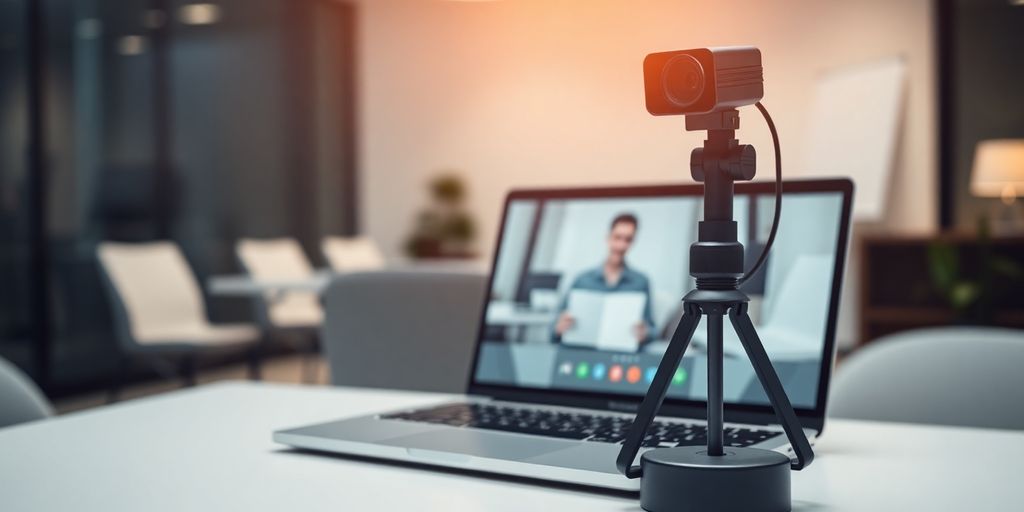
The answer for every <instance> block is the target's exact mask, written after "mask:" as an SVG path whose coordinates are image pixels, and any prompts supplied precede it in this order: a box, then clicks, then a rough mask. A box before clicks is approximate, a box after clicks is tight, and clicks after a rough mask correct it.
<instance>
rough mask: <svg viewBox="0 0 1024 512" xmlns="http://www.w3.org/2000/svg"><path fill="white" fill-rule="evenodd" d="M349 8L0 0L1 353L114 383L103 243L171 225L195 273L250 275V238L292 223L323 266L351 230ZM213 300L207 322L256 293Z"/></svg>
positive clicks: (277, 232)
mask: <svg viewBox="0 0 1024 512" xmlns="http://www.w3.org/2000/svg"><path fill="white" fill-rule="evenodd" d="M33 9H37V10H38V13H39V15H38V16H36V17H33V16H32V15H31V14H32V11H33ZM354 14H355V13H354V11H353V9H352V7H351V6H349V5H347V4H345V3H343V2H340V1H336V0H218V1H215V2H192V1H185V0H42V1H33V0H0V20H2V21H0V54H2V58H0V113H2V117H0V122H2V123H3V124H2V128H0V183H2V186H0V247H2V250H0V251H2V252H0V356H3V357H6V358H8V359H11V360H12V361H14V362H15V363H16V364H18V365H19V366H21V367H23V368H25V369H26V370H28V371H29V372H30V374H32V375H33V376H35V377H36V378H37V379H38V380H40V381H41V384H43V385H44V386H45V387H46V388H47V390H48V391H49V392H50V393H51V394H58V395H59V394H64V393H67V392H72V391H75V390H79V389H83V388H85V387H91V386H102V385H104V384H105V383H106V381H107V380H109V377H110V374H111V372H112V371H113V370H114V366H115V362H116V360H117V358H116V354H117V352H116V351H117V344H116V341H115V340H114V337H113V334H112V326H111V320H110V312H109V306H108V304H107V303H106V300H105V298H104V295H103V293H102V288H101V281H100V279H99V274H98V272H97V271H98V269H97V262H96V258H95V251H96V246H97V244H98V243H99V242H100V241H103V240H117V241H136V242H143V241H151V240H173V241H175V242H177V243H178V244H179V245H180V246H181V247H182V249H183V250H184V252H185V254H186V257H187V258H188V260H189V263H190V264H191V266H192V268H193V269H194V271H195V272H196V274H197V277H198V278H199V279H200V281H203V280H204V279H205V278H206V277H207V276H209V275H212V274H218V273H233V272H238V271H239V270H240V269H239V268H238V265H237V263H236V260H235V257H234V252H233V247H234V243H235V241H236V240H237V239H239V238H241V237H278V236H289V237H294V238H296V239H298V240H299V241H300V243H302V244H303V245H304V247H305V248H306V250H307V253H308V254H309V255H310V256H311V257H312V258H314V261H315V260H316V259H317V258H319V250H318V249H317V247H318V241H319V238H320V237H321V236H323V235H325V234H351V233H352V232H354V230H355V227H356V218H355V210H356V208H355V206H356V205H355V196H354V194H355V187H354V184H355V181H354V180H355V159H354V139H355V136H354V126H353V120H354V118H353V98H354V91H353V86H352V84H353V83H354V77H353V76H352V73H353V70H354V65H353V64H354V63H353V55H354V51H353V30H352V27H353V23H354ZM33 34H35V35H36V36H37V39H35V40H36V41H38V42H39V43H40V44H39V45H37V46H36V47H35V48H36V50H38V51H37V52H36V53H35V57H33V54H32V52H31V51H30V50H31V49H32V46H31V45H29V44H28V43H29V42H31V41H33V39H32V35H33ZM33 66H38V68H33ZM33 69H37V70H38V71H39V73H38V75H37V76H38V77H39V81H40V84H41V87H39V88H38V92H39V95H38V98H37V99H38V106H39V109H38V114H39V115H38V119H36V120H35V121H37V122H38V123H39V127H40V130H39V136H38V137H37V139H39V140H36V141H33V140H30V139H32V137H30V134H31V131H32V130H31V126H33V125H32V122H33V119H32V115H31V113H32V109H31V108H30V107H31V104H32V101H30V100H31V98H30V95H29V91H30V90H31V89H30V84H31V80H30V78H31V76H33V75H32V73H31V72H30V71H31V70H33ZM33 142H35V143H38V144H40V148H41V151H40V153H39V154H40V157H41V158H39V162H38V165H37V166H35V167H33V162H32V160H31V152H30V151H29V150H28V149H29V148H31V147H32V143H33ZM33 184H35V185H38V187H39V193H37V194H34V195H33V194H32V186H33ZM33 199H36V201H35V202H33ZM33 219H36V220H37V221H40V220H41V221H42V222H41V224H40V225H39V226H37V227H35V228H33ZM33 237H37V238H36V240H37V241H38V242H39V243H36V244H33V243H32V242H33ZM317 263H319V262H317ZM39 265H42V266H44V267H45V269H44V268H37V267H39ZM39 287H43V288H45V294H40V295H39V296H40V297H41V298H42V300H37V301H35V302H33V301H32V300H31V297H32V296H33V292H34V291H38V290H37V289H38V288H39ZM207 303H208V304H209V306H210V311H209V314H210V316H211V318H212V319H213V320H215V321H236V320H249V319H250V318H249V317H250V312H251V305H250V304H249V303H248V302H246V301H242V300H235V301H231V300H224V299H212V300H208V301H207Z"/></svg>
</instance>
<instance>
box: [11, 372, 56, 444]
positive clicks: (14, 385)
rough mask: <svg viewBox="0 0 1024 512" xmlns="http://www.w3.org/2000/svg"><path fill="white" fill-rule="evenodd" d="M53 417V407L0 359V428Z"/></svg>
mask: <svg viewBox="0 0 1024 512" xmlns="http://www.w3.org/2000/svg"><path fill="white" fill-rule="evenodd" d="M50 416H53V407H52V406H51V405H50V402H49V401H48V400H47V399H46V396H44V395H43V392H42V391H40V390H39V388H38V387H36V385H35V383H34V382H32V380H31V379H29V378H28V376H27V375H25V374H24V373H23V372H22V371H21V370H19V369H18V367H16V366H14V365H13V364H11V363H10V362H8V361H7V360H6V359H4V358H2V357H0V428H4V427H8V426H12V425H17V424H19V423H26V422H29V421H36V420H41V419H45V418H49V417H50Z"/></svg>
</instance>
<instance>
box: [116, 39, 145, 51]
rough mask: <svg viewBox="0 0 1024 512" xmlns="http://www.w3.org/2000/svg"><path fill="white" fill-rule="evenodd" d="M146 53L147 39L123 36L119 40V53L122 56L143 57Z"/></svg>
mask: <svg viewBox="0 0 1024 512" xmlns="http://www.w3.org/2000/svg"><path fill="white" fill-rule="evenodd" d="M145 51H146V38H145V37H142V36H122V37H121V38H119V39H118V40H117V53H120V54H121V55H142V54H143V53H145Z"/></svg>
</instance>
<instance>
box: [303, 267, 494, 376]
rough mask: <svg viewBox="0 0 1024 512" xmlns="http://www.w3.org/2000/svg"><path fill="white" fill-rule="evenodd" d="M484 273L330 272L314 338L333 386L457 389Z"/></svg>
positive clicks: (469, 359) (466, 359) (469, 352)
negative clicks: (320, 327)
mask: <svg viewBox="0 0 1024 512" xmlns="http://www.w3.org/2000/svg"><path fill="white" fill-rule="evenodd" d="M486 287H487V278H486V276H484V275H482V274H460V273H452V272H442V273H426V272H371V273H353V274H344V275H340V276H338V277H335V278H334V279H333V280H332V281H331V284H330V286H329V287H328V288H327V291H326V293H325V294H324V310H325V313H326V321H325V322H324V328H323V334H322V336H321V339H322V340H323V343H324V351H325V353H326V356H327V360H328V362H329V363H330V368H331V382H332V383H333V384H334V385H337V386H362V387H374V388H390V389H403V390H415V391H438V392H449V393H464V392H465V391H466V382H467V379H468V377H469V366H470V364H471V362H472V358H473V344H474V342H475V340H476V333H477V327H478V325H479V322H480V314H481V303H482V302H483V298H484V294H485V288H486Z"/></svg>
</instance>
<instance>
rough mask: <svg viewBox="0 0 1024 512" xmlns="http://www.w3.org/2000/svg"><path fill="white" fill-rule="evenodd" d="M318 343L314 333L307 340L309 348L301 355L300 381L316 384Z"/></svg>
mask: <svg viewBox="0 0 1024 512" xmlns="http://www.w3.org/2000/svg"><path fill="white" fill-rule="evenodd" d="M319 355H320V343H319V340H318V338H317V336H316V335H315V334H314V335H313V336H311V338H310V340H309V349H308V350H307V351H306V353H305V354H303V357H302V382H303V383H304V384H318V383H319V378H320V365H319V363H320V358H319V357H318V356H319Z"/></svg>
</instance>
